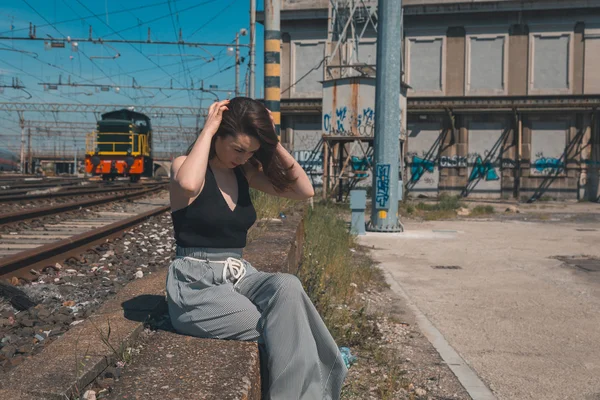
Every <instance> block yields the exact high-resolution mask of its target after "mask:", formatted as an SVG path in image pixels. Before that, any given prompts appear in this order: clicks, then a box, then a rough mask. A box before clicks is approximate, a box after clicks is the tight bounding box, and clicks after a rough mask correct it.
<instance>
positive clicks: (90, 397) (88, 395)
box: [82, 390, 96, 400]
mask: <svg viewBox="0 0 600 400" xmlns="http://www.w3.org/2000/svg"><path fill="white" fill-rule="evenodd" d="M82 399H83V400H96V392H94V391H93V390H88V391H86V392H85V393H84V394H83V397H82Z"/></svg>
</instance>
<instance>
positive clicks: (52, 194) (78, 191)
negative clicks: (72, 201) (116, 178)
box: [0, 183, 164, 203]
mask: <svg viewBox="0 0 600 400" xmlns="http://www.w3.org/2000/svg"><path fill="white" fill-rule="evenodd" d="M163 185H164V184H161V183H153V184H148V185H145V186H163ZM65 189H67V188H65ZM42 190H44V189H42ZM135 190H140V186H139V185H132V186H111V187H103V186H93V187H77V188H74V187H70V188H68V189H67V190H60V191H47V192H45V193H35V194H28V193H31V191H32V190H29V191H27V192H26V193H25V194H23V193H21V194H12V195H11V194H9V195H6V196H3V195H2V193H0V203H5V202H12V201H24V200H39V199H46V198H56V197H67V196H82V195H89V194H99V193H109V192H123V191H135Z"/></svg>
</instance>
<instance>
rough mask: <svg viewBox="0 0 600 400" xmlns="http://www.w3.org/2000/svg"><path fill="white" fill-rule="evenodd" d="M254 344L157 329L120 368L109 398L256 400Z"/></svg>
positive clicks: (257, 367) (257, 375) (257, 368)
mask: <svg viewBox="0 0 600 400" xmlns="http://www.w3.org/2000/svg"><path fill="white" fill-rule="evenodd" d="M260 396H261V393H260V359H259V356H258V346H257V344H256V343H250V342H237V341H231V340H229V341H227V340H216V339H198V338H195V337H191V336H184V335H179V334H176V333H171V332H165V331H160V332H158V333H157V334H156V335H155V336H154V337H152V339H151V340H150V342H149V343H147V345H146V349H144V350H143V351H142V352H141V354H140V355H139V356H137V357H136V358H135V360H134V361H133V363H132V364H131V365H130V366H128V367H127V368H126V370H125V374H124V375H123V376H122V377H121V381H120V382H119V383H118V384H117V385H116V386H115V388H114V391H113V392H112V393H111V394H110V396H109V399H161V400H162V399H164V400H175V399H204V400H242V399H243V400H255V399H256V400H260Z"/></svg>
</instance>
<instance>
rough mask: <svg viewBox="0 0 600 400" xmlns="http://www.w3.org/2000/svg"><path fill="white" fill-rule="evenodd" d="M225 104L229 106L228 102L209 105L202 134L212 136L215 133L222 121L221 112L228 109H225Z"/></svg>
mask: <svg viewBox="0 0 600 400" xmlns="http://www.w3.org/2000/svg"><path fill="white" fill-rule="evenodd" d="M227 104H229V100H222V101H217V102H214V103H212V104H211V106H210V107H209V109H208V117H206V123H205V124H204V128H203V129H202V132H203V133H204V132H205V133H207V134H209V135H210V136H213V135H214V134H215V133H217V130H218V129H219V126H220V125H221V121H222V119H223V111H225V110H229V108H227Z"/></svg>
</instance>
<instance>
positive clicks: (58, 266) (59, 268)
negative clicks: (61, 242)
mask: <svg viewBox="0 0 600 400" xmlns="http://www.w3.org/2000/svg"><path fill="white" fill-rule="evenodd" d="M54 268H55V269H56V270H58V271H60V270H61V269H62V265H60V264H59V263H56V264H54Z"/></svg>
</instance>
